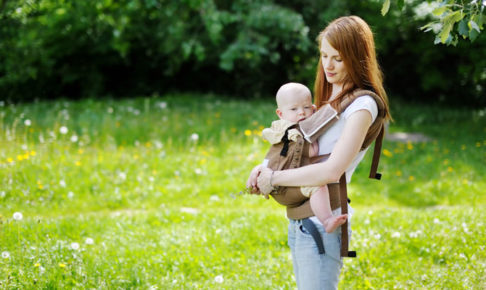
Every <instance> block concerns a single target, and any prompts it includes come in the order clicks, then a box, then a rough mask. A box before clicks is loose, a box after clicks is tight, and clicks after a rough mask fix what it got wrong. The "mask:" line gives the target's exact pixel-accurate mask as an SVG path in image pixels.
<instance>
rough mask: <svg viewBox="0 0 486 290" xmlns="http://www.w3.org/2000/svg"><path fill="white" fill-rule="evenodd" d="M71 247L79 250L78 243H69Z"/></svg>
mask: <svg viewBox="0 0 486 290" xmlns="http://www.w3.org/2000/svg"><path fill="white" fill-rule="evenodd" d="M71 249H73V250H79V244H78V243H71Z"/></svg>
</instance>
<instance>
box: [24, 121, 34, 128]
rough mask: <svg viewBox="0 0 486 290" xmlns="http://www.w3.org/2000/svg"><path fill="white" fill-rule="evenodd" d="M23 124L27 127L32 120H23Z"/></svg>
mask: <svg viewBox="0 0 486 290" xmlns="http://www.w3.org/2000/svg"><path fill="white" fill-rule="evenodd" d="M24 125H25V126H27V127H29V126H30V125H32V122H31V121H30V120H29V119H26V120H25V121H24Z"/></svg>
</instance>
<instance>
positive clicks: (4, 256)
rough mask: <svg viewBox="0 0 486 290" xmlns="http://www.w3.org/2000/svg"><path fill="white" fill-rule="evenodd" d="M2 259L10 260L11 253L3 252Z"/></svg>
mask: <svg viewBox="0 0 486 290" xmlns="http://www.w3.org/2000/svg"><path fill="white" fill-rule="evenodd" d="M2 258H4V259H8V258H10V253H9V252H7V251H4V252H2Z"/></svg>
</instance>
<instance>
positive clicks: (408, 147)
mask: <svg viewBox="0 0 486 290" xmlns="http://www.w3.org/2000/svg"><path fill="white" fill-rule="evenodd" d="M407 149H408V150H412V149H413V144H412V142H410V141H408V142H407Z"/></svg>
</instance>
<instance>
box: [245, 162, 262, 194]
mask: <svg viewBox="0 0 486 290" xmlns="http://www.w3.org/2000/svg"><path fill="white" fill-rule="evenodd" d="M261 170H262V165H261V164H258V165H257V166H255V167H253V169H252V170H251V173H250V176H248V180H247V181H246V188H249V189H251V191H250V193H253V194H260V190H259V189H258V186H257V178H258V175H260V171H261Z"/></svg>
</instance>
